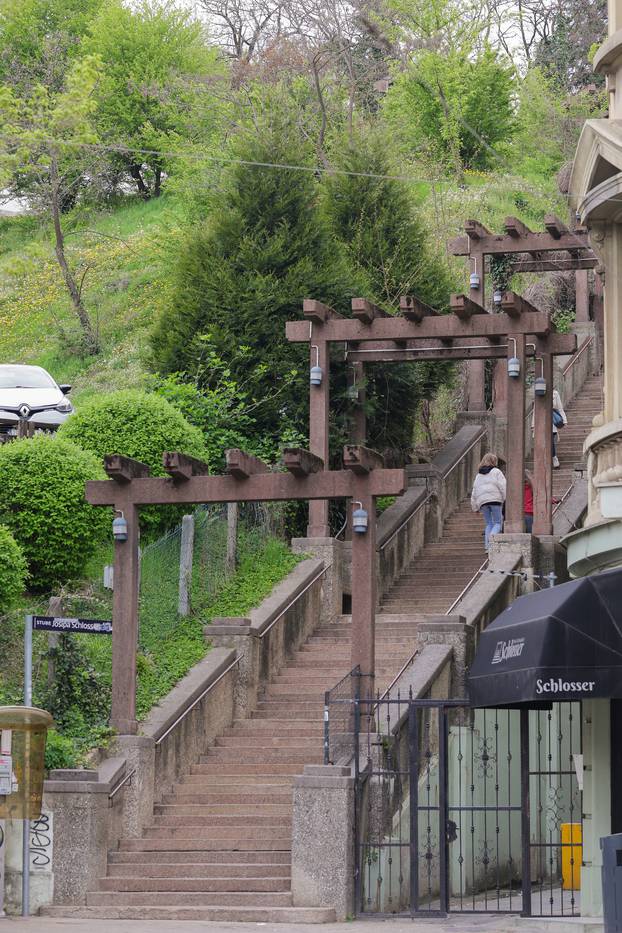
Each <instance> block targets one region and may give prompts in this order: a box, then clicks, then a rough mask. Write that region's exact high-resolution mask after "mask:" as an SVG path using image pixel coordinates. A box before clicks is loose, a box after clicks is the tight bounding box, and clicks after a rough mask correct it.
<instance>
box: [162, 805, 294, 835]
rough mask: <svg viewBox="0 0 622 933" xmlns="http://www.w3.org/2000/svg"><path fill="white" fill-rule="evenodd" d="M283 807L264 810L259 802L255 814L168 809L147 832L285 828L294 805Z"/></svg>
mask: <svg viewBox="0 0 622 933" xmlns="http://www.w3.org/2000/svg"><path fill="white" fill-rule="evenodd" d="M283 809H284V810H285V812H284V813H283V814H282V815H281V814H278V813H271V812H269V811H268V812H264V810H263V808H262V807H261V806H260V805H259V804H258V805H257V806H256V807H255V812H254V813H253V814H247V815H244V814H236V813H227V812H222V813H206V814H203V815H201V814H198V813H192V814H183V813H177V812H170V811H168V812H166V813H158V814H157V816H156V818H155V820H154V822H153V823H152V824H151V826H148V827H146V829H145V832H146V833H149V834H152V833H153V832H160V831H163V832H168V831H169V830H175V829H184V828H185V827H188V826H196V827H203V829H205V828H206V827H207V829H209V832H210V835H212V834H213V832H215V831H217V830H219V829H226V828H227V827H230V828H231V831H232V832H235V831H236V830H237V829H238V828H239V827H240V826H245V827H248V828H250V829H253V830H258V831H259V830H261V829H262V828H265V829H268V830H271V829H274V828H275V827H277V826H278V827H279V828H283V829H284V828H285V827H287V826H289V827H291V823H292V807H290V808H289V812H288V811H287V808H286V807H284V808H283Z"/></svg>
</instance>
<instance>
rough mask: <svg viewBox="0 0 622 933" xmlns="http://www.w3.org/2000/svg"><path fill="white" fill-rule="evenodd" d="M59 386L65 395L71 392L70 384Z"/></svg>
mask: <svg viewBox="0 0 622 933" xmlns="http://www.w3.org/2000/svg"><path fill="white" fill-rule="evenodd" d="M58 388H59V389H60V390H61V392H62V393H63V395H69V393H70V392H71V386H68V385H60V386H59V387H58Z"/></svg>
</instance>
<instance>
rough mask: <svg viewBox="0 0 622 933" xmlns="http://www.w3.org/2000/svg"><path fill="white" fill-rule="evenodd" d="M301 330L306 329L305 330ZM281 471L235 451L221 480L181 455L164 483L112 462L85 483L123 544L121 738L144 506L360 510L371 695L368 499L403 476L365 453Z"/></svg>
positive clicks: (355, 615)
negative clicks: (318, 505) (122, 525)
mask: <svg viewBox="0 0 622 933" xmlns="http://www.w3.org/2000/svg"><path fill="white" fill-rule="evenodd" d="M307 327H308V325H307ZM283 464H284V467H285V470H286V472H279V473H277V472H271V470H270V467H269V466H268V465H267V464H265V463H263V461H261V460H259V459H258V458H256V457H253V456H251V455H249V454H246V453H244V452H243V451H241V450H237V449H235V450H228V451H227V452H226V475H224V476H209V475H208V465H207V464H206V463H204V462H203V461H201V460H197V459H195V458H193V457H189V456H187V455H185V454H183V453H176V452H175V453H165V454H163V465H164V470H165V472H166V474H167V475H166V476H164V477H159V476H150V475H149V467H147V466H146V465H145V464H144V463H140V462H139V461H137V460H132V459H130V458H129V457H123V456H119V455H111V456H107V457H106V458H105V460H104V466H105V470H106V473H107V474H108V476H109V479H108V480H93V481H91V482H89V483H87V486H86V498H87V501H88V502H90V503H91V505H96V506H109V507H111V508H112V509H113V510H114V512H115V514H123V516H124V517H125V520H126V522H127V539H126V540H115V544H114V591H113V610H112V620H113V624H112V688H113V689H112V715H111V724H112V725H113V726H114V728H116V729H117V730H118V731H119V732H120V733H122V734H133V733H135V732H136V729H137V723H136V653H137V644H138V592H139V551H138V543H139V511H140V508H141V507H142V506H146V505H194V504H199V503H213V502H267V501H283V500H288V499H308V500H310V501H312V502H313V501H316V500H327V499H331V498H347V499H351V500H353V502H356V503H357V504H358V503H360V504H361V507H362V508H363V509H365V511H366V512H367V515H368V529H367V531H366V532H365V533H363V534H355V535H354V539H353V542H352V648H351V657H352V667H355V666H356V665H360V668H361V671H362V672H363V673H364V674H367V675H371V676H370V678H369V679H368V680H367V681H366V683H367V684H369V685H370V686H369V689H370V690H373V675H374V671H375V612H376V574H375V573H371V572H370V568H372V567H374V566H375V560H376V498H377V497H378V496H386V495H389V496H397V495H401V493H403V492H404V491H405V489H406V487H407V479H406V473H405V471H404V470H387V469H384V468H383V461H382V458H381V457H380V455H379V454H377V453H376V452H375V451H373V450H369V449H368V448H366V447H362V446H356V445H349V446H347V447H345V448H344V452H343V465H344V468H343V469H342V470H326V469H324V466H325V461H324V459H323V458H321V457H319V456H317V455H316V454H314V453H312V452H310V451H307V450H300V449H298V448H296V449H294V448H289V449H287V450H285V451H284V453H283Z"/></svg>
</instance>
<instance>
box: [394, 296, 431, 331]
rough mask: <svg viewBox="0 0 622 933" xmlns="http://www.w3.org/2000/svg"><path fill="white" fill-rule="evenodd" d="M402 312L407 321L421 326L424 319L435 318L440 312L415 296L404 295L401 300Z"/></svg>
mask: <svg viewBox="0 0 622 933" xmlns="http://www.w3.org/2000/svg"><path fill="white" fill-rule="evenodd" d="M400 312H401V315H402V317H405V318H406V320H407V321H413V323H415V324H420V323H421V321H422V320H423V319H424V317H435V316H436V315H437V314H438V311H435V310H434V308H431V307H430V306H429V305H427V304H426V303H425V302H424V301H421V300H420V299H419V298H417V297H416V296H415V295H403V296H402V297H401V298H400Z"/></svg>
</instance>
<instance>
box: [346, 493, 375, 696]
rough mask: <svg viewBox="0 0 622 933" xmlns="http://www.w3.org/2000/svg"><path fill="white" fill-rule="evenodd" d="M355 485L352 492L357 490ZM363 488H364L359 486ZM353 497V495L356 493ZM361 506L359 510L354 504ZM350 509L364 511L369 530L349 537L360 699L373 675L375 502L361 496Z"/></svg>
mask: <svg viewBox="0 0 622 933" xmlns="http://www.w3.org/2000/svg"><path fill="white" fill-rule="evenodd" d="M356 485H358V484H355V487H354V488H355V489H356ZM361 487H362V488H364V485H363V484H361ZM355 494H356V493H355ZM357 500H358V502H360V506H358V505H357V504H356V503H357ZM357 500H355V499H353V500H352V502H351V507H352V508H353V509H354V508H360V507H362V508H363V509H365V511H366V512H367V515H368V522H369V525H368V528H367V531H366V532H365V533H364V534H358V533H356V532H355V533H354V534H353V535H352V649H351V654H350V667H351V668H355V667H357V666H359V667H360V669H361V674H363V675H368V676H367V678H366V679H364V680H363V684H362V687H361V696H365V695H371V694H372V693H373V690H374V675H375V671H376V600H377V591H378V575H377V573H376V500H375V498H374V497H373V496H369V495H363V493H362V492H361V493H360V494H359V495H358V496H357Z"/></svg>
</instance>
